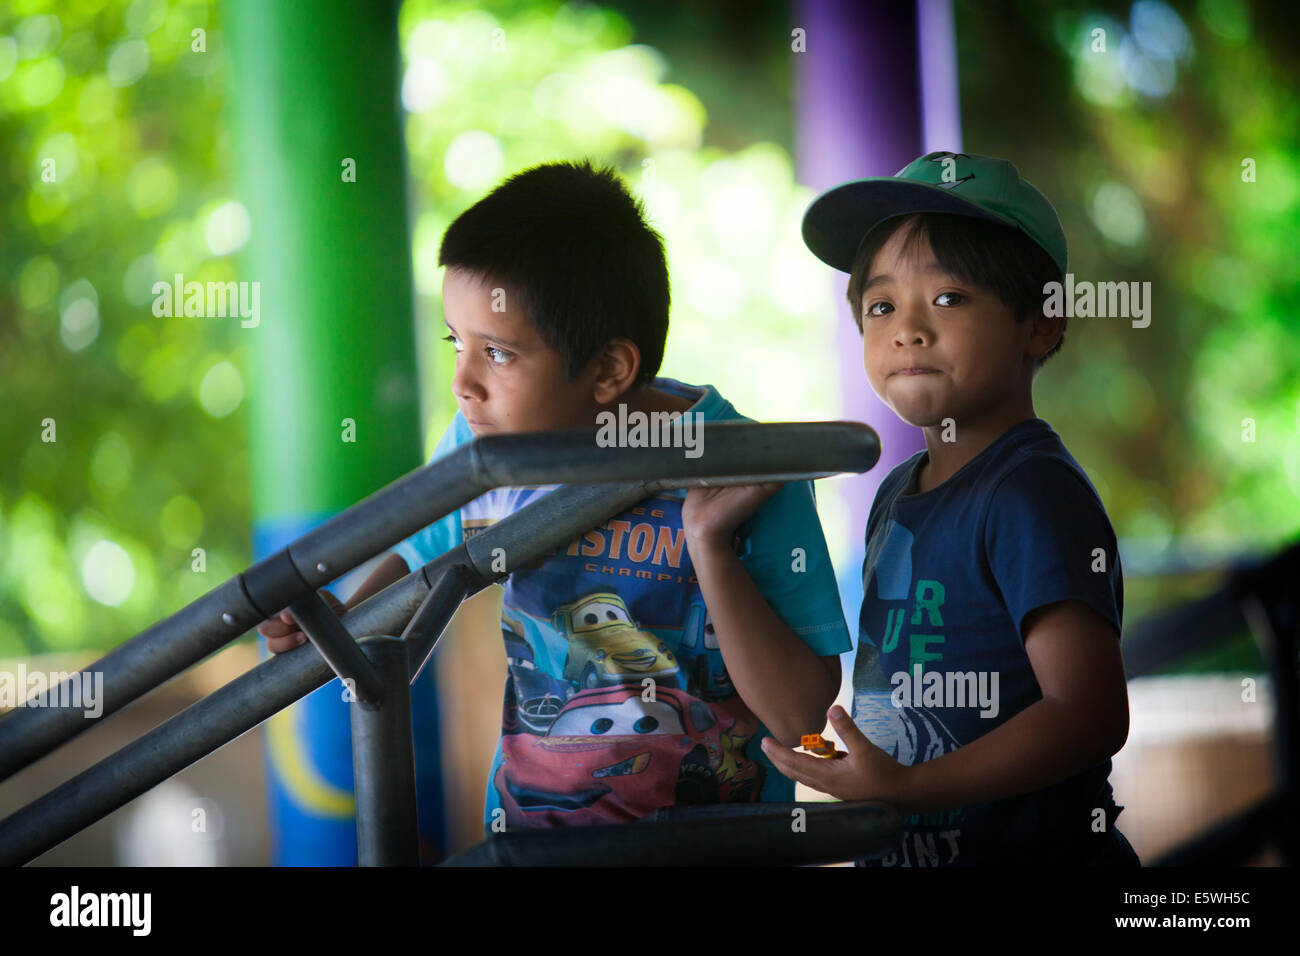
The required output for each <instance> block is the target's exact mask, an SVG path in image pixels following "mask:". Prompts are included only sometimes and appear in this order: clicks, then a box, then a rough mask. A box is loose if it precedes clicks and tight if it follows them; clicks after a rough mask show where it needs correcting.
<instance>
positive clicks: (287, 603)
mask: <svg viewBox="0 0 1300 956" xmlns="http://www.w3.org/2000/svg"><path fill="white" fill-rule="evenodd" d="M707 437H708V444H709V451H708V454H706V455H702V456H700V457H698V458H687V457H685V456H684V455H682V454H681V450H680V449H663V448H630V449H629V448H624V449H608V448H601V447H599V446H597V445H596V444H595V442H594V440H593V433H592V432H589V431H565V432H548V433H533V434H524V435H511V436H498V437H491V438H483V439H479V440H478V441H476V442H473V443H472V444H470V445H468V446H465V447H464V448H462V449H459V450H458V451H457V452H455V453H453V454H452V455H449V456H447V457H446V458H443V459H440V460H439V461H437V462H434V463H432V464H430V465H426V466H424V467H423V468H420V469H417V470H416V471H414V472H412V473H411V474H409V475H407V476H405V477H403V478H401V479H399V480H398V481H396V482H394V483H393V484H391V485H389V486H388V487H386V488H384V489H383V490H381V491H379V492H376V493H375V494H374V495H371V496H370V497H369V498H367V499H365V500H364V501H362V502H360V503H359V504H357V505H355V506H353V507H352V508H349V509H348V510H347V511H344V512H343V513H341V514H339V515H337V516H336V517H334V518H332V519H330V520H329V521H327V522H325V523H324V524H323V525H321V526H320V527H319V528H317V529H315V530H313V531H312V532H310V533H308V534H307V535H304V536H303V537H302V538H300V539H298V540H297V541H295V542H293V543H292V544H291V545H289V547H287V548H285V549H283V550H282V551H280V552H278V553H277V554H275V555H272V556H271V557H269V558H266V559H265V560H263V561H261V562H259V563H258V564H256V565H254V566H253V567H252V568H250V569H248V570H247V571H246V572H244V573H243V574H240V575H237V576H236V577H234V578H232V579H231V580H229V581H227V582H226V583H225V584H223V585H221V586H219V587H217V588H215V589H214V590H213V591H211V592H209V593H208V594H207V595H205V596H204V597H202V598H200V599H198V600H197V601H195V602H194V603H192V604H191V605H189V606H188V607H186V608H184V609H183V610H182V611H180V612H178V613H176V614H174V615H172V616H171V617H169V618H167V619H166V620H164V621H162V622H161V623H159V624H158V625H155V626H154V627H153V628H151V629H150V630H148V631H146V632H144V633H143V634H141V635H140V636H138V637H136V638H134V639H133V640H131V641H128V642H127V643H126V644H125V645H123V646H122V647H120V648H118V649H116V650H115V651H113V652H112V653H110V654H109V655H107V656H106V657H104V658H103V659H101V660H100V661H99V662H98V663H97V664H95V665H93V668H92V669H93V670H95V671H98V672H100V673H101V674H102V675H103V686H104V688H105V690H104V695H103V697H104V699H103V702H102V713H103V714H104V715H107V714H110V713H113V712H115V711H116V710H119V709H120V708H121V707H123V706H124V705H125V704H127V703H129V702H130V701H131V700H133V699H135V698H136V697H138V696H140V695H141V694H143V693H145V692H147V691H148V690H151V689H152V688H153V687H155V686H157V685H158V684H161V683H162V682H163V681H165V680H167V679H169V678H170V677H172V676H174V675H175V674H176V673H179V672H180V671H181V670H184V669H185V668H186V667H188V666H190V665H191V664H193V663H195V662H197V661H198V660H200V659H202V658H203V657H205V656H207V655H208V654H210V653H212V652H213V651H215V650H217V649H218V648H220V647H221V646H223V645H224V644H226V643H228V642H229V641H231V640H233V639H234V638H236V637H238V636H240V635H241V634H243V633H244V632H246V631H247V630H248V629H249V628H251V627H253V626H254V625H256V624H258V623H260V622H261V621H262V620H265V619H266V618H268V617H271V616H273V615H274V614H275V613H277V612H278V610H279V609H281V608H284V607H290V608H291V609H293V611H294V613H295V614H299V613H301V615H302V618H304V619H305V623H306V625H307V628H308V629H309V630H308V631H307V633H309V636H312V637H313V642H314V643H317V644H318V646H320V647H322V649H323V651H324V652H325V653H327V654H328V655H329V656H330V657H331V658H332V663H333V666H334V667H335V668H336V669H334V670H331V663H327V661H326V659H324V658H323V657H322V656H321V655H320V654H315V653H311V652H310V651H308V650H307V648H306V647H302V648H298V649H297V650H296V651H291V652H288V653H285V654H280V655H277V656H276V657H274V658H272V659H270V660H267V661H264V662H262V663H261V664H259V665H258V666H257V667H255V668H253V669H252V670H251V671H249V672H248V673H247V674H244V675H242V676H241V677H239V678H237V679H236V680H234V681H232V682H231V683H230V684H228V685H226V686H225V687H223V688H222V689H221V690H219V691H217V692H215V693H213V694H211V695H209V696H208V697H206V698H204V699H203V700H201V701H199V702H198V703H196V704H194V705H193V706H192V707H190V708H189V709H187V710H186V711H184V712H183V713H181V714H179V715H177V716H176V717H174V718H172V719H171V720H170V721H167V722H166V723H164V724H162V725H161V726H159V727H158V728H156V729H155V730H153V731H151V732H150V733H149V734H147V735H146V736H145V737H142V738H140V739H139V740H137V741H135V742H134V743H132V744H130V745H128V746H127V747H125V748H123V749H122V750H121V751H119V752H118V753H117V754H115V755H113V756H111V757H109V758H107V759H106V760H104V761H101V762H100V763H99V764H97V765H95V766H94V767H92V768H90V769H89V770H87V771H85V772H84V773H83V774H81V775H79V776H78V777H76V778H74V779H73V780H71V781H69V782H68V783H66V784H64V785H62V786H61V787H59V788H57V789H56V790H54V791H53V792H51V793H50V794H47V795H46V796H45V797H43V798H41V799H40V800H37V801H35V802H34V803H32V804H31V805H29V806H28V807H25V808H24V809H23V810H20V811H18V812H17V813H15V814H13V815H12V816H10V817H9V818H8V819H6V820H4V821H0V863H10V864H12V863H15V862H23V861H26V860H30V859H31V858H33V857H34V856H36V855H39V854H40V853H41V852H44V851H45V850H46V849H48V848H49V847H51V846H54V845H57V844H58V843H59V842H61V841H62V840H64V839H66V838H67V837H68V836H70V835H71V834H73V833H75V832H77V831H78V830H80V829H81V828H83V827H85V826H87V825H89V824H90V823H92V822H94V821H95V820H97V819H99V818H100V817H102V816H105V815H106V814H108V813H110V812H112V810H114V809H116V808H117V807H119V806H121V805H123V804H125V803H126V802H128V801H129V800H130V799H132V798H134V797H135V796H138V795H139V794H140V793H143V792H145V791H146V790H148V789H149V788H151V787H153V786H155V785H156V784H157V783H159V782H161V781H162V780H165V779H166V778H167V777H169V776H171V775H172V774H174V773H176V772H178V771H179V770H181V769H183V768H184V767H186V766H188V765H189V764H190V763H192V762H194V761H195V760H197V759H199V758H200V757H202V756H204V755H205V754H207V753H210V752H211V751H212V750H215V749H217V748H218V747H220V746H222V745H223V744H225V743H227V742H229V741H230V740H232V739H234V738H235V737H236V736H238V735H239V734H241V733H244V732H245V731H247V730H249V729H251V728H252V727H254V726H256V725H257V724H258V723H260V722H261V721H263V720H265V719H266V718H268V717H270V716H271V715H272V714H274V713H276V712H277V711H279V710H281V709H283V708H284V707H286V706H288V705H289V704H291V703H293V702H294V701H295V700H298V699H300V698H301V697H303V696H305V695H306V694H308V693H310V692H311V691H312V690H315V689H316V688H317V687H320V686H322V685H323V684H325V683H327V682H328V681H329V680H330V678H331V677H332V676H335V675H336V674H337V676H340V677H342V678H344V679H345V680H348V681H350V682H351V683H350V686H351V687H353V688H354V690H355V692H356V693H355V696H356V697H359V698H361V700H358V701H357V703H358V704H361V703H362V701H366V700H368V701H369V703H366V704H364V705H363V708H362V709H366V708H369V709H371V710H373V709H374V702H377V701H380V700H381V699H382V698H383V695H384V690H383V681H382V678H380V677H379V676H378V674H379V670H380V669H379V668H377V667H375V666H374V663H373V660H367V661H366V663H364V664H363V663H361V660H362V658H363V657H370V658H373V657H374V655H375V654H376V653H378V652H377V651H372V649H371V645H372V644H374V643H376V642H387V641H391V638H389V637H385V635H392V634H394V633H396V632H397V631H399V630H402V628H403V627H404V626H405V625H407V624H408V623H409V624H411V625H412V626H411V627H409V628H407V633H406V634H405V635H404V637H405V638H406V640H405V642H404V643H405V647H404V650H405V652H406V657H407V664H406V666H407V670H408V674H409V675H410V679H411V680H412V681H413V680H414V679H415V677H416V676H417V675H418V673H419V671H420V670H421V669H422V667H423V665H424V663H425V662H426V661H427V659H428V657H429V655H430V654H431V653H432V650H433V645H434V643H435V642H436V640H437V637H438V635H439V634H440V633H441V631H442V628H443V626H445V623H446V621H447V620H448V619H449V618H450V617H451V614H452V613H453V612H454V611H455V609H456V607H457V606H458V604H459V602H460V601H461V600H463V599H464V597H466V596H468V595H469V594H472V593H474V592H475V591H477V590H479V589H481V588H482V587H484V586H486V585H487V584H489V583H491V582H492V581H494V580H499V579H500V578H503V577H505V576H506V575H508V574H509V573H510V571H511V570H513V569H514V568H517V567H520V566H523V565H525V564H528V563H530V562H531V561H533V560H536V559H537V558H539V557H542V556H544V555H545V554H547V553H549V552H551V551H553V550H555V549H556V548H558V547H561V546H563V545H564V544H565V543H567V542H568V541H570V540H572V539H573V538H575V537H577V536H578V535H580V534H581V533H582V532H583V531H585V530H587V529H589V528H591V527H594V526H596V525H598V524H600V523H601V522H603V521H604V520H606V519H607V518H608V517H609V515H611V514H614V513H617V512H618V511H620V510H622V509H623V508H625V507H628V506H630V505H631V504H634V503H635V502H636V501H639V500H641V499H642V498H644V497H646V495H648V494H650V493H652V492H654V491H656V490H661V489H664V488H671V487H689V486H697V485H713V484H736V483H745V482H754V481H773V480H801V479H808V478H815V477H824V476H826V475H830V474H835V473H839V472H846V471H848V472H856V471H865V470H867V469H869V468H870V467H872V466H873V465H874V464H875V462H876V460H877V458H878V455H879V443H878V440H877V438H876V435H875V433H874V432H873V431H871V429H870V428H868V427H867V426H865V425H861V424H858V423H850V422H814V423H782V424H774V425H758V424H751V423H730V422H728V423H710V425H709V428H708V436H707ZM645 476H653V477H652V478H646V477H645ZM577 482H581V483H583V484H571V485H570V486H569V487H564V488H560V489H558V490H556V491H554V492H552V493H551V494H549V495H546V496H544V497H543V498H541V499H540V500H538V501H536V502H534V503H533V504H531V505H530V506H528V507H527V508H525V509H523V510H522V511H520V512H518V513H516V514H515V515H512V516H511V517H510V518H507V519H505V520H503V521H501V522H498V523H497V524H496V525H493V526H492V527H491V528H489V529H488V530H487V531H485V532H483V533H482V534H480V535H477V536H476V537H475V538H474V539H471V541H469V542H467V543H466V544H464V545H461V546H460V547H459V548H456V549H455V550H453V551H451V552H448V553H447V554H445V555H443V556H442V557H440V558H439V559H438V560H436V561H434V562H431V563H430V564H429V565H427V566H426V567H425V568H422V569H420V570H419V571H417V572H415V573H413V574H411V575H409V576H408V577H407V578H406V579H404V580H403V581H401V582H398V583H397V584H394V585H393V586H391V587H389V588H387V589H386V590H385V591H383V592H382V593H381V594H379V595H375V596H374V597H372V598H371V599H370V600H368V601H366V602H364V603H363V604H362V605H360V606H359V607H357V608H354V609H353V610H352V611H351V612H349V613H348V614H346V615H344V617H343V618H342V619H341V627H338V628H335V627H333V626H332V625H331V624H330V623H329V621H328V618H325V617H323V616H322V615H319V614H316V613H314V612H315V611H323V612H327V611H328V609H327V608H325V607H324V606H323V602H322V603H321V606H320V607H319V608H316V607H315V603H314V602H319V601H320V598H319V595H317V594H316V589H317V588H318V587H320V586H322V585H324V584H327V583H329V581H331V580H333V579H334V578H336V577H338V576H339V575H341V574H342V573H344V572H346V571H347V570H350V569H351V568H352V567H355V566H356V565H358V564H360V563H362V562H363V561H365V560H367V559H368V558H370V557H371V556H373V555H374V554H377V553H379V552H381V551H383V550H384V549H385V548H387V547H390V546H391V545H393V544H395V543H396V542H398V541H400V540H403V539H404V538H406V537H408V536H409V535H410V534H413V533H414V532H415V531H417V530H419V529H420V528H422V527H424V526H426V525H427V524H429V523H431V522H432V521H435V520H437V519H438V518H439V517H441V516H442V515H444V514H446V513H448V512H450V511H451V510H454V509H455V508H458V507H460V506H461V505H462V504H464V503H466V502H468V501H471V500H473V499H474V498H476V497H478V496H479V495H480V494H482V493H484V492H485V491H488V490H490V489H491V488H494V487H503V486H525V485H546V484H560V483H577ZM593 482H609V483H616V482H617V483H619V484H611V485H605V486H603V487H590V486H586V485H587V484H588V483H593ZM494 553H495V554H504V555H506V556H507V560H506V566H505V568H504V570H501V571H494V570H492V568H493V564H492V562H491V560H490V557H491V555H493V554H494ZM497 567H500V565H499V564H498V565H497ZM426 595H427V600H426ZM421 604H424V605H425V613H423V614H419V615H415V617H414V618H413V617H412V615H413V613H414V612H415V611H416V610H417V609H418V608H419V607H420V606H421ZM329 613H330V615H331V616H332V612H329ZM322 622H323V623H322ZM300 623H302V621H300ZM344 630H346V632H347V633H348V634H349V635H350V636H352V637H356V636H361V637H362V638H363V639H362V640H361V641H360V642H359V644H354V645H352V650H349V649H348V648H347V646H346V644H347V642H346V641H344V640H341V639H340V635H341V632H342V631H344ZM313 631H314V632H315V633H314V634H312V632H313ZM331 632H332V633H331ZM369 635H378V636H377V637H370V636H369ZM352 651H359V652H364V654H354V653H352ZM349 658H350V659H349ZM80 676H81V675H80V674H74V675H73V676H72V678H70V680H77V679H79V678H80ZM51 693H52V694H53V693H54V691H51ZM52 699H53V698H52ZM406 704H407V706H408V707H409V700H407V701H406ZM357 713H358V708H357V707H354V726H355V721H356V715H357ZM384 719H386V720H388V721H389V722H390V723H391V722H392V721H391V716H389V717H385V718H384ZM84 729H86V724H85V721H84V718H83V717H81V715H80V714H79V713H78V712H77V711H73V710H71V709H61V708H21V707H20V708H17V709H16V710H14V711H12V712H11V713H10V714H9V715H7V716H6V717H5V718H4V719H2V720H0V779H3V778H4V777H6V776H8V775H10V774H12V773H13V772H15V771H16V770H17V769H19V768H21V767H23V766H26V765H27V764H28V763H30V762H32V761H33V760H35V759H37V758H38V757H40V756H42V755H43V754H45V753H47V752H49V751H50V750H52V749H54V748H55V747H57V746H58V745H59V744H61V743H63V742H64V741H66V740H67V739H70V738H71V737H73V736H75V735H76V734H77V733H79V732H80V731H81V730H84ZM406 734H407V743H406V747H407V749H408V750H409V720H408V721H407V722H406ZM355 736H358V735H356V734H354V737H355ZM363 749H365V748H363ZM371 749H373V748H371ZM367 752H369V751H367ZM378 777H379V778H384V779H386V775H384V774H379V775H378ZM358 789H359V793H358V818H359V820H361V819H362V797H361V794H360V786H359V788H358ZM364 842H365V841H363V844H364ZM363 862H365V860H363Z"/></svg>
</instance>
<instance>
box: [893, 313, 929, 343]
mask: <svg viewBox="0 0 1300 956" xmlns="http://www.w3.org/2000/svg"><path fill="white" fill-rule="evenodd" d="M930 338H931V330H930V326H929V323H928V322H927V321H926V318H925V313H924V310H919V309H899V316H898V321H897V322H895V324H894V344H895V345H900V346H904V347H911V346H914V345H927V344H929V342H930Z"/></svg>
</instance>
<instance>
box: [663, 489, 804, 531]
mask: <svg viewBox="0 0 1300 956" xmlns="http://www.w3.org/2000/svg"><path fill="white" fill-rule="evenodd" d="M783 484H784V483H783V482H780V481H767V482H762V483H760V484H755V485H724V486H723V487H721V488H691V489H690V490H689V491H687V492H686V501H685V502H683V504H682V527H683V528H684V529H685V531H686V538H687V540H688V541H697V542H707V543H722V544H726V545H730V544H731V539H732V537H733V536H734V535H735V533H736V529H737V528H739V527H740V525H741V523H742V522H744V520H745V519H746V518H748V517H749V516H750V515H752V514H753V513H754V512H755V511H757V510H758V506H759V505H761V504H762V503H763V502H764V501H766V500H767V499H768V498H770V497H772V496H773V495H774V494H776V493H777V492H778V491H780V490H781V487H782V485H783Z"/></svg>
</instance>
